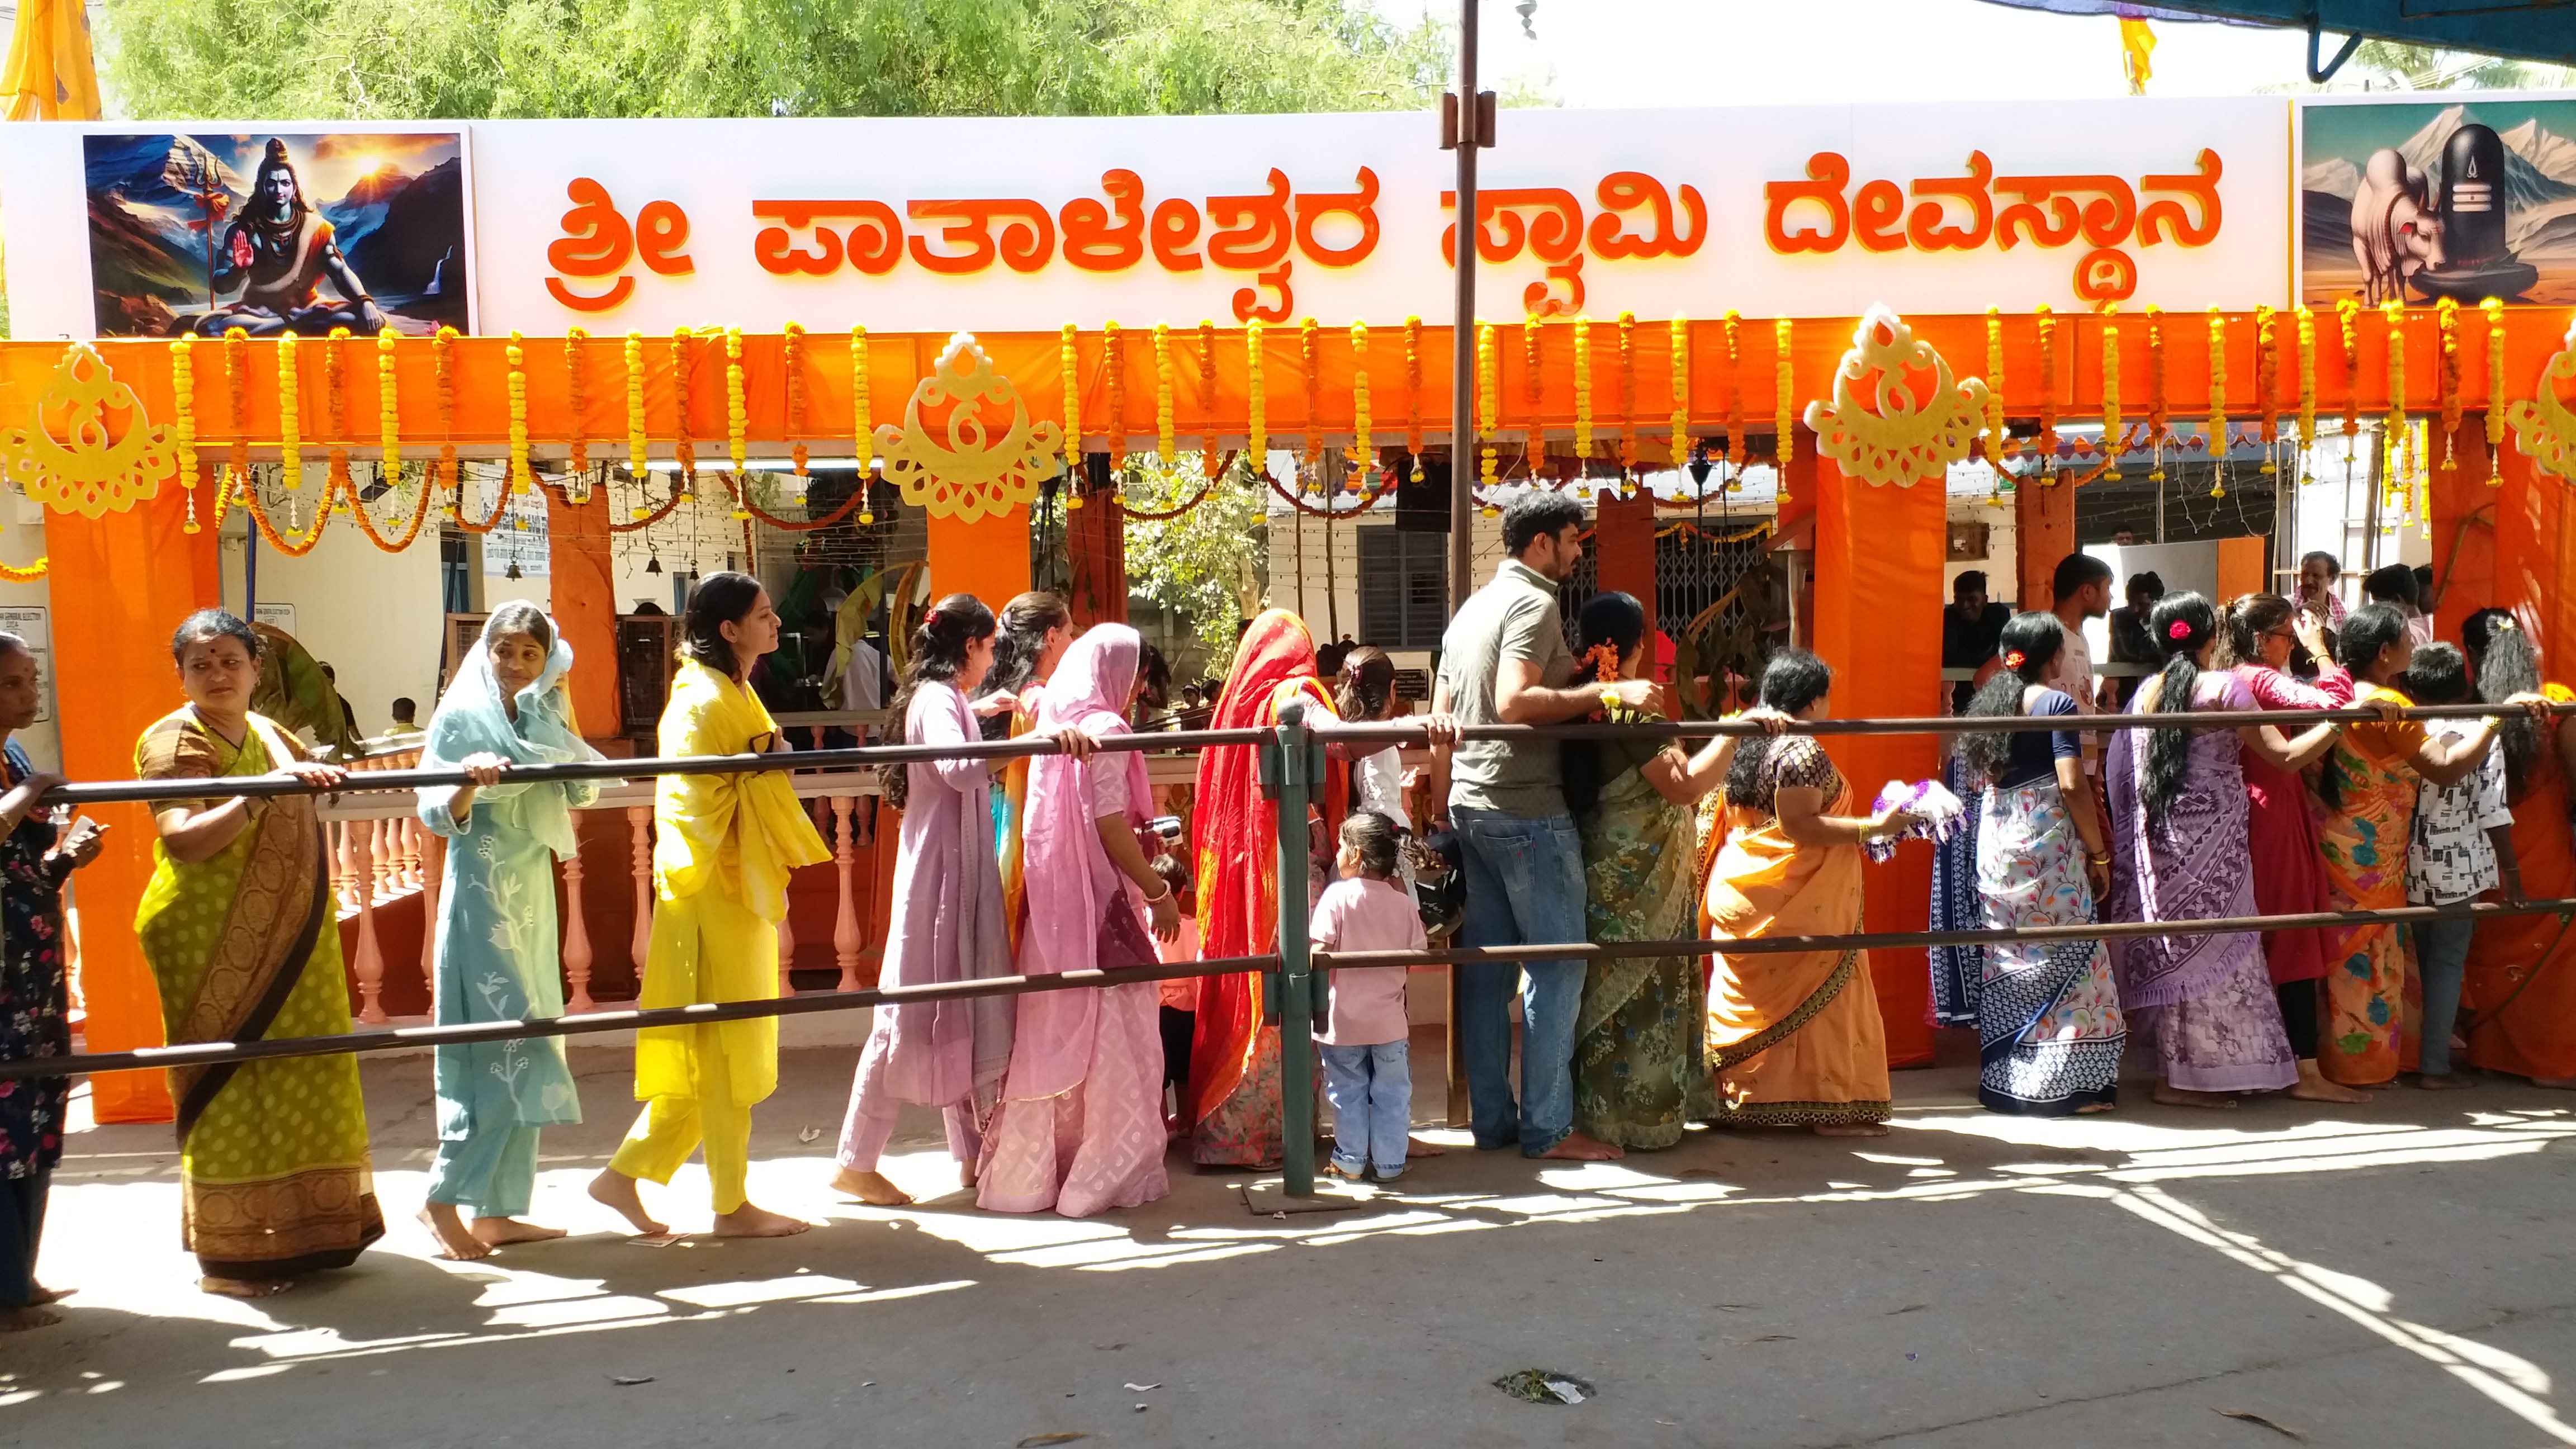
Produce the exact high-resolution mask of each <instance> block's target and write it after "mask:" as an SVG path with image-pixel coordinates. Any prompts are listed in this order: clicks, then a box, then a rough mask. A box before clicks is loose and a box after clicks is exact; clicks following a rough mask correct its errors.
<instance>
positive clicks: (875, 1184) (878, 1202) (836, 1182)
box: [832, 1167, 912, 1207]
mask: <svg viewBox="0 0 2576 1449" xmlns="http://www.w3.org/2000/svg"><path fill="white" fill-rule="evenodd" d="M832 1191H834V1192H837V1193H840V1194H842V1195H843V1196H845V1197H854V1198H857V1199H858V1200H859V1201H861V1202H863V1203H866V1204H867V1205H868V1206H870V1207H902V1206H904V1205H905V1204H906V1203H909V1202H911V1201H912V1194H911V1193H908V1192H905V1191H904V1190H903V1189H902V1188H899V1187H897V1186H895V1185H894V1184H893V1183H891V1182H888V1181H886V1180H885V1175H884V1174H882V1173H876V1172H861V1171H859V1170H858V1169H857V1168H854V1167H836V1168H834V1169H832Z"/></svg>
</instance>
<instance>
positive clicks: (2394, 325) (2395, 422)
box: [2379, 298, 2415, 509]
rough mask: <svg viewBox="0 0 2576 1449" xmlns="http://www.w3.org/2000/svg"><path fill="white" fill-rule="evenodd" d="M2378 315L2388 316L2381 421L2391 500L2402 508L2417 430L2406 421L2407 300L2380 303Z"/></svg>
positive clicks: (2390, 503) (2398, 507)
mask: <svg viewBox="0 0 2576 1449" xmlns="http://www.w3.org/2000/svg"><path fill="white" fill-rule="evenodd" d="M2379 315H2380V316H2382V317H2385V318H2387V319H2388V416H2387V418H2386V419H2385V420H2384V421H2383V423H2382V424H2381V426H2382V429H2383V430H2384V431H2385V432H2386V433H2387V437H2386V439H2385V440H2384V441H2385V442H2386V443H2387V445H2388V450H2389V452H2388V462H2389V469H2388V489H2387V491H2388V502H2389V505H2390V507H2391V508H2392V509H2402V508H2404V507H2405V506H2406V495H2407V488H2406V478H2407V475H2408V474H2409V473H2411V472H2412V471H2413V464H2414V458H2415V431H2414V429H2412V428H2410V427H2408V426H2407V425H2406V304H2405V302H2403V301H2401V300H2398V299H2396V298H2391V299H2389V300H2388V301H2386V302H2383V303H2381V304H2380V306H2379Z"/></svg>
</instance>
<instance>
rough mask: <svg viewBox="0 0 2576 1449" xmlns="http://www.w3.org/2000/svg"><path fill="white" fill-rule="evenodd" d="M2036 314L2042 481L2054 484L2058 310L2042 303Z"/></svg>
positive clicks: (2055, 466)
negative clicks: (2037, 326)
mask: <svg viewBox="0 0 2576 1449" xmlns="http://www.w3.org/2000/svg"><path fill="white" fill-rule="evenodd" d="M2034 315H2035V317H2036V320H2037V322H2038V325H2039V466H2040V470H2041V471H2040V480H2039V481H2040V482H2041V483H2042V484H2054V483H2055V482H2056V481H2057V313H2056V312H2055V311H2054V310H2053V309H2051V308H2050V307H2049V305H2048V304H2047V303H2046V302H2042V303H2040V304H2039V309H2038V311H2037V313H2036V314H2034Z"/></svg>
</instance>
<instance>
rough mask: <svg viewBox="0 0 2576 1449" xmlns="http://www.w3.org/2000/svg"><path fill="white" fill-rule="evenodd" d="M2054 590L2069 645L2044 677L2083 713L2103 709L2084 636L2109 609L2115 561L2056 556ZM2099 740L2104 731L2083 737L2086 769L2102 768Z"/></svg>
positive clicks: (2097, 771) (2091, 771)
mask: <svg viewBox="0 0 2576 1449" xmlns="http://www.w3.org/2000/svg"><path fill="white" fill-rule="evenodd" d="M2050 593H2051V594H2052V595H2054V596H2055V598H2056V601H2057V606H2056V609H2055V613H2056V614H2057V622H2058V624H2059V625H2060V626H2062V627H2063V628H2064V629H2065V631H2066V647H2065V648H2064V649H2062V650H2059V651H2058V655H2057V663H2056V664H2055V665H2053V666H2051V667H2050V669H2049V673H2048V677H2047V678H2046V679H2045V680H2043V681H2041V682H2042V683H2044V684H2046V685H2047V686H2048V687H2049V688H2051V689H2055V690H2062V691H2064V692H2065V694H2066V695H2067V696H2068V697H2069V698H2071V699H2073V700H2074V701H2075V707H2076V709H2078V710H2080V711H2082V712H2083V713H2085V714H2100V713H2101V712H2102V707H2101V701H2100V700H2099V699H2098V698H2096V695H2097V693H2098V689H2097V687H2096V685H2095V683H2094V679H2093V646H2092V645H2090V644H2087V643H2086V642H2085V641H2084V621H2085V620H2087V619H2099V618H2102V617H2103V616H2104V615H2107V614H2109V613H2110V612H2111V566H2110V565H2109V564H2106V563H2104V562H2102V561H2101V560H2100V559H2098V558H2095V557H2093V556H2092V555H2091V554H2087V553H2070V554H2068V555H2067V556H2066V557H2064V558H2062V559H2060V560H2058V562H2057V577H2056V579H2055V580H2054V581H2053V583H2052V586H2051V588H2050ZM2101 741H2102V737H2101V736H2100V735H2098V734H2094V733H2091V732H2089V731H2088V732H2087V733H2086V734H2085V736H2084V773H2086V774H2088V775H2098V774H2100V773H2101V753H2102V749H2101Z"/></svg>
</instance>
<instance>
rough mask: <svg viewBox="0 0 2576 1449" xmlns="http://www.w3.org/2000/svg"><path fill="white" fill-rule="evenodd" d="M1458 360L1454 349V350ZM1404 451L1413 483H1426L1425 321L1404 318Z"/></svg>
mask: <svg viewBox="0 0 2576 1449" xmlns="http://www.w3.org/2000/svg"><path fill="white" fill-rule="evenodd" d="M1452 355H1453V357H1454V355H1455V354H1454V349H1453V354H1452ZM1404 451H1405V452H1406V453H1408V454H1410V455H1411V456H1412V459H1413V481H1414V482H1416V483H1419V482H1421V481H1422V318H1421V317H1419V316H1407V317H1406V318H1405V319H1404Z"/></svg>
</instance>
